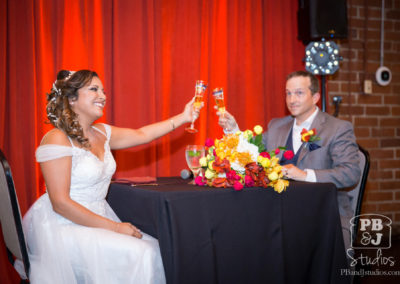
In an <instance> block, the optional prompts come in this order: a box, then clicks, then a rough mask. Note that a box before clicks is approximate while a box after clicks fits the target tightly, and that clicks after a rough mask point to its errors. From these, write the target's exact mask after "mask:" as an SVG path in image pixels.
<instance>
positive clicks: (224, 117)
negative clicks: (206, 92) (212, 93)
mask: <svg viewBox="0 0 400 284" xmlns="http://www.w3.org/2000/svg"><path fill="white" fill-rule="evenodd" d="M214 108H215V109H216V110H217V115H218V124H219V125H220V126H221V127H222V128H223V129H224V132H225V133H226V134H231V133H235V132H237V131H239V130H240V129H239V126H238V124H237V122H236V120H235V118H234V117H233V115H231V114H230V113H229V112H228V111H226V110H224V111H222V112H221V111H220V110H219V109H218V106H214Z"/></svg>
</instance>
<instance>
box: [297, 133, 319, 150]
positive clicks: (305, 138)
mask: <svg viewBox="0 0 400 284" xmlns="http://www.w3.org/2000/svg"><path fill="white" fill-rule="evenodd" d="M319 140H321V137H319V136H317V130H316V129H315V128H313V129H311V130H307V129H305V128H303V130H302V131H301V142H304V143H305V145H304V147H307V146H308V148H309V149H310V151H314V150H316V149H318V148H321V146H319V145H318V144H316V143H314V142H316V141H319Z"/></svg>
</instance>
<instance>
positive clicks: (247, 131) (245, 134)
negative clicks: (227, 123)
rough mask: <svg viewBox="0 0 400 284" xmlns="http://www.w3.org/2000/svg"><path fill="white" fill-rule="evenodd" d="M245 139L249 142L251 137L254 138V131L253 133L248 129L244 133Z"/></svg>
mask: <svg viewBox="0 0 400 284" xmlns="http://www.w3.org/2000/svg"><path fill="white" fill-rule="evenodd" d="M243 137H244V138H245V139H246V140H249V139H250V138H251V137H253V131H251V130H250V129H247V130H245V131H244V132H243Z"/></svg>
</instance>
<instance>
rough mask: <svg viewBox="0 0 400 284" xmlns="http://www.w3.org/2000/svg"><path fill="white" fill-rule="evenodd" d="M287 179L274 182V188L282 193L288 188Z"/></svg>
mask: <svg viewBox="0 0 400 284" xmlns="http://www.w3.org/2000/svg"><path fill="white" fill-rule="evenodd" d="M286 182H287V180H282V179H279V180H277V181H276V183H275V184H274V190H275V191H276V192H278V193H281V192H282V191H284V190H286V186H287V185H288V183H286Z"/></svg>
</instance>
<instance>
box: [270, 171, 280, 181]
mask: <svg viewBox="0 0 400 284" xmlns="http://www.w3.org/2000/svg"><path fill="white" fill-rule="evenodd" d="M268 179H269V180H270V181H275V180H277V179H278V174H277V173H276V172H272V173H270V174H269V175H268Z"/></svg>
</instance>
